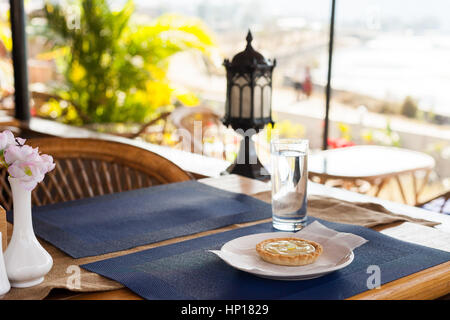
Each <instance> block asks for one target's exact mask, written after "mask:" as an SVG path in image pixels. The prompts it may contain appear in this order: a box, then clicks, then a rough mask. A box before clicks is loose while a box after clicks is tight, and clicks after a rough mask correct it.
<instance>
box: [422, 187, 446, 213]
mask: <svg viewBox="0 0 450 320" xmlns="http://www.w3.org/2000/svg"><path fill="white" fill-rule="evenodd" d="M449 204H450V191H447V192H445V193H443V194H440V195H438V196H436V197H434V198H432V199H430V200H428V201H426V202H422V203H419V204H417V205H416V206H417V207H420V208H423V209H427V210H430V211H434V212H438V213H443V214H448V215H450V205H449Z"/></svg>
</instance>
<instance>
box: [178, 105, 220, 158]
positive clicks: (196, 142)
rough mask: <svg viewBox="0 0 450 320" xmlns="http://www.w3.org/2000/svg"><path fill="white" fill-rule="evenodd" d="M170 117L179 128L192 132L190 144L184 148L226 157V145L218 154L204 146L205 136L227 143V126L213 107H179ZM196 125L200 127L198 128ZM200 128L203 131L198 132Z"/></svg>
mask: <svg viewBox="0 0 450 320" xmlns="http://www.w3.org/2000/svg"><path fill="white" fill-rule="evenodd" d="M169 118H170V120H171V121H172V123H173V124H174V126H175V127H176V128H177V129H185V130H187V132H189V134H190V137H191V139H189V141H188V142H189V143H190V146H183V148H184V150H190V151H191V152H194V153H201V154H205V155H208V156H212V157H218V158H223V159H225V156H226V154H225V147H223V150H221V151H220V152H219V153H218V154H216V152H212V153H209V152H208V151H207V150H205V148H204V141H203V140H204V139H205V138H213V139H218V141H219V142H221V143H223V144H225V132H224V129H225V127H224V125H223V124H222V121H221V120H220V116H219V115H217V114H216V113H214V112H213V111H212V110H211V109H209V108H207V107H178V108H175V110H173V111H172V113H171V114H170V117H169ZM197 123H198V124H197ZM196 126H198V127H197V128H196ZM200 129H201V132H196V130H200ZM199 133H201V134H199ZM208 134H209V136H208ZM183 143H186V141H183Z"/></svg>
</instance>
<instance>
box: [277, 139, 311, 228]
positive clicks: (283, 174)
mask: <svg viewBox="0 0 450 320" xmlns="http://www.w3.org/2000/svg"><path fill="white" fill-rule="evenodd" d="M270 151H271V167H272V174H271V179H272V221H273V227H274V228H275V229H278V230H283V231H297V230H300V229H301V228H303V226H305V224H306V220H307V213H306V205H307V200H306V187H307V182H308V166H307V163H308V140H304V139H274V140H272V141H271V143H270Z"/></svg>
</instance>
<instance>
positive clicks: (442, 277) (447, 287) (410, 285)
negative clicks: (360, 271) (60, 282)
mask: <svg viewBox="0 0 450 320" xmlns="http://www.w3.org/2000/svg"><path fill="white" fill-rule="evenodd" d="M424 279H426V286H424ZM429 289H432V290H429ZM448 293H450V261H449V262H446V263H442V264H439V265H436V266H434V267H431V268H428V269H425V270H422V271H419V272H416V273H413V274H410V275H409V276H406V277H403V278H400V279H397V280H395V281H391V282H388V283H386V284H384V285H382V286H380V288H378V289H376V288H375V289H371V290H368V291H365V292H362V293H360V294H357V295H355V296H352V297H350V298H347V300H432V299H437V298H440V297H443V296H445V295H446V294H448ZM64 299H66V300H143V298H142V297H140V296H139V295H137V294H135V293H134V292H132V291H131V290H130V289H128V288H121V289H116V290H110V291H99V292H83V293H78V294H74V295H71V296H70V297H68V298H64Z"/></svg>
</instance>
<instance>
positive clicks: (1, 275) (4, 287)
mask: <svg viewBox="0 0 450 320" xmlns="http://www.w3.org/2000/svg"><path fill="white" fill-rule="evenodd" d="M9 289H11V285H10V283H9V280H8V275H7V274H6V268H5V261H4V260H3V250H2V233H1V232H0V298H1V297H3V296H4V295H5V294H6V293H8V291H9Z"/></svg>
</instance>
